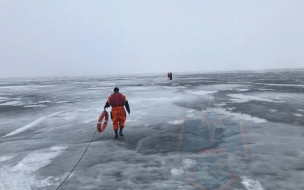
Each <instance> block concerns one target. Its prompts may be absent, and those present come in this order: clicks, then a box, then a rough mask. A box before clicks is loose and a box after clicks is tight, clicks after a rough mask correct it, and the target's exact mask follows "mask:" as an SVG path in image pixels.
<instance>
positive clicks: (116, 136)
mask: <svg viewBox="0 0 304 190" xmlns="http://www.w3.org/2000/svg"><path fill="white" fill-rule="evenodd" d="M114 132H115V139H117V138H118V134H117V130H114Z"/></svg>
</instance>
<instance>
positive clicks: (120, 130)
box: [119, 126, 124, 136]
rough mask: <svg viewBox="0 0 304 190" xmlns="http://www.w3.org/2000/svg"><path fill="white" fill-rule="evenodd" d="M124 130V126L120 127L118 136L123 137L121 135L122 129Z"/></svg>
mask: <svg viewBox="0 0 304 190" xmlns="http://www.w3.org/2000/svg"><path fill="white" fill-rule="evenodd" d="M123 128H124V126H120V128H119V136H123V134H122V129H123Z"/></svg>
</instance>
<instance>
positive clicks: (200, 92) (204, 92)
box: [185, 90, 218, 96]
mask: <svg viewBox="0 0 304 190" xmlns="http://www.w3.org/2000/svg"><path fill="white" fill-rule="evenodd" d="M185 92H187V93H190V94H194V95H201V96H204V95H210V94H214V93H217V92H218V91H189V90H186V91H185Z"/></svg>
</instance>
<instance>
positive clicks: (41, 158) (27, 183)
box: [0, 146, 71, 190]
mask: <svg viewBox="0 0 304 190" xmlns="http://www.w3.org/2000/svg"><path fill="white" fill-rule="evenodd" d="M66 148H67V147H61V146H54V147H51V148H50V149H44V150H40V151H37V152H35V153H31V154H29V155H28V156H26V157H25V158H23V159H22V160H21V161H20V162H19V163H18V164H17V165H16V166H14V167H13V168H11V167H2V168H0V176H1V178H0V189H10V190H19V189H23V190H31V189H33V188H35V187H38V188H39V189H41V188H43V189H44V188H45V187H49V186H52V185H54V184H57V183H58V182H60V181H62V180H63V179H64V178H65V177H66V176H67V174H68V173H65V174H64V176H62V177H60V178H59V177H53V176H49V177H47V178H45V179H42V180H41V179H37V178H36V177H35V172H37V171H38V170H39V169H40V168H43V167H45V166H46V165H48V164H49V163H50V162H51V160H52V159H53V158H55V157H57V156H58V155H59V154H61V153H62V151H63V150H65V149H66ZM70 177H71V176H70ZM35 189H36V188H35Z"/></svg>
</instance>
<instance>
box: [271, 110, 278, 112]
mask: <svg viewBox="0 0 304 190" xmlns="http://www.w3.org/2000/svg"><path fill="white" fill-rule="evenodd" d="M269 111H270V112H277V111H278V110H269Z"/></svg>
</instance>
